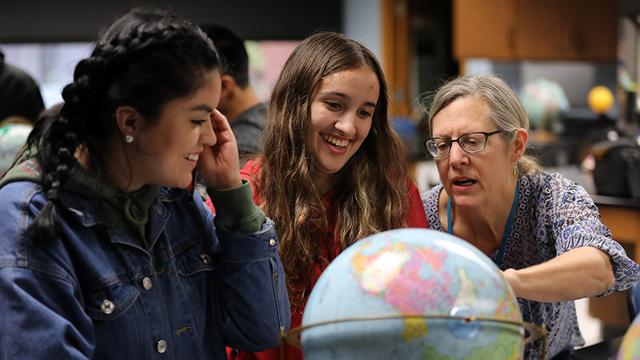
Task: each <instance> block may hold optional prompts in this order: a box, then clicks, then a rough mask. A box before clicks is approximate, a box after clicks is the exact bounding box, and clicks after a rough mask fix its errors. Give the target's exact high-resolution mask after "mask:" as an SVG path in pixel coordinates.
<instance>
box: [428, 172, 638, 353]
mask: <svg viewBox="0 0 640 360" xmlns="http://www.w3.org/2000/svg"><path fill="white" fill-rule="evenodd" d="M519 181H520V199H519V201H518V210H517V214H516V218H515V220H514V223H513V226H512V228H511V233H510V234H509V237H508V239H507V243H506V247H505V253H504V259H503V262H502V268H501V269H502V270H505V269H508V268H513V269H522V268H526V267H529V266H533V265H536V264H540V263H542V262H545V261H547V260H550V259H552V258H554V257H556V256H558V255H560V254H562V253H564V252H566V251H569V250H571V249H575V248H578V247H582V246H593V247H596V248H598V249H601V250H603V251H605V252H607V253H608V254H609V255H610V256H611V261H612V264H613V272H614V275H615V279H616V283H615V286H614V287H613V288H611V289H608V290H607V291H605V292H604V293H603V294H601V296H604V295H609V294H611V293H614V292H616V291H620V290H625V289H627V288H629V287H631V285H633V284H634V283H635V282H636V281H638V280H640V266H639V265H638V264H636V263H635V262H634V261H633V260H631V259H629V258H628V257H627V255H626V253H625V251H624V249H623V248H622V246H620V244H618V243H617V242H616V241H614V240H612V239H611V232H610V231H609V229H608V228H607V227H606V226H605V225H603V224H602V223H601V222H600V217H599V213H598V208H597V207H596V206H595V204H594V203H593V200H591V197H590V196H589V194H588V193H587V192H586V191H585V189H584V188H582V187H581V186H580V185H577V184H575V183H573V182H572V181H570V180H568V179H566V178H564V177H562V176H560V175H558V174H547V173H544V172H540V173H537V174H533V175H523V176H521V177H520V180H519ZM441 190H442V185H437V186H435V187H433V188H432V189H431V190H429V191H427V192H424V193H422V201H423V204H424V208H425V211H426V215H427V221H428V222H429V227H430V228H432V229H434V230H440V231H445V230H444V227H443V225H442V224H441V223H440V217H439V214H438V196H439V194H440V191H441ZM497 255H498V254H497V250H496V251H494V252H493V253H492V254H490V255H489V257H490V258H491V259H492V260H494V261H495V260H496V257H497ZM518 301H519V303H520V309H521V310H522V316H523V318H524V321H528V322H533V323H536V324H542V323H543V322H544V323H545V324H546V326H547V329H548V330H549V336H548V338H547V353H546V358H547V359H548V358H551V357H553V356H555V355H556V354H558V353H560V352H562V351H563V350H566V349H571V348H574V347H576V346H581V345H583V344H584V340H583V338H582V335H581V334H580V329H579V328H578V319H577V317H576V310H575V306H574V302H573V301H567V302H555V303H541V302H537V301H530V300H524V299H518ZM540 351H541V343H540V341H537V342H535V343H533V344H532V345H530V346H527V348H526V349H525V359H540Z"/></svg>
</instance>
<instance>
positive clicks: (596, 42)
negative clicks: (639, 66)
mask: <svg viewBox="0 0 640 360" xmlns="http://www.w3.org/2000/svg"><path fill="white" fill-rule="evenodd" d="M572 2H573V3H576V4H577V5H576V8H578V9H579V11H577V12H576V15H577V16H578V24H579V25H578V33H577V36H576V39H575V41H576V52H577V54H578V58H580V59H583V60H593V61H616V59H617V55H618V54H617V48H618V31H617V30H618V9H617V2H616V1H607V0H585V1H575V0H574V1H572Z"/></svg>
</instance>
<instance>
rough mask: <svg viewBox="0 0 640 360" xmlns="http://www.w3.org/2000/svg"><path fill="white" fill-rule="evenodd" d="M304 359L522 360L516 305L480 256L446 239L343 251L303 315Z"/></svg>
mask: <svg viewBox="0 0 640 360" xmlns="http://www.w3.org/2000/svg"><path fill="white" fill-rule="evenodd" d="M301 342H302V351H303V354H304V357H305V359H308V360H314V359H345V360H346V359H349V360H354V359H368V360H376V359H385V360H388V359H451V360H453V359H491V360H501V359H521V358H522V357H523V351H524V330H523V327H522V315H521V313H520V309H519V307H518V302H517V300H516V297H515V296H514V294H513V292H512V290H511V288H510V287H509V286H508V284H507V283H506V281H505V280H504V279H503V278H502V275H501V272H500V270H499V269H498V268H497V267H496V265H495V264H494V263H493V262H492V261H491V260H490V259H489V258H488V257H487V256H485V255H484V254H483V253H482V252H480V251H479V250H478V249H476V248H475V247H473V246H471V245H470V244H468V243H467V242H465V241H463V240H461V239H459V238H457V237H455V236H453V235H449V234H447V233H443V232H439V231H434V230H427V229H397V230H390V231H385V232H381V233H378V234H375V235H372V236H369V237H366V238H364V239H362V240H360V241H358V242H356V243H355V244H354V245H352V246H350V247H349V248H348V249H346V250H345V251H343V252H342V253H341V254H340V255H339V256H338V257H336V259H334V261H333V262H332V263H331V264H330V265H329V266H328V267H327V269H326V270H325V271H324V272H323V274H322V275H321V276H320V278H319V279H318V282H317V283H316V285H315V287H314V289H313V291H312V292H311V294H310V296H309V300H308V302H307V305H306V307H305V310H304V317H303V320H302V333H301Z"/></svg>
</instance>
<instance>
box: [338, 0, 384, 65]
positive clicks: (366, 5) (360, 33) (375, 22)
mask: <svg viewBox="0 0 640 360" xmlns="http://www.w3.org/2000/svg"><path fill="white" fill-rule="evenodd" d="M381 1H382V0H343V2H342V14H343V17H342V29H343V32H344V34H345V35H347V36H348V37H350V38H352V39H354V40H356V41H358V42H360V43H361V44H362V45H364V46H366V47H367V48H369V50H371V51H372V52H373V53H374V54H375V55H376V57H377V58H378V61H380V62H382V30H381V29H382V14H380V9H381V7H382V5H381V4H380V2H381Z"/></svg>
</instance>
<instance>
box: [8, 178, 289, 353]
mask: <svg viewBox="0 0 640 360" xmlns="http://www.w3.org/2000/svg"><path fill="white" fill-rule="evenodd" d="M0 199H2V200H1V202H0V221H1V222H2V225H1V227H0V229H1V230H0V319H1V321H2V324H1V325H0V359H87V358H95V359H106V358H109V359H164V358H166V359H169V358H170V359H226V353H225V346H229V347H234V348H241V349H247V350H251V351H257V350H263V349H266V348H269V347H273V346H276V345H278V343H279V341H280V337H279V336H280V332H281V331H285V330H286V329H287V328H288V326H289V302H288V299H287V295H286V287H285V283H284V272H283V268H282V264H281V262H280V258H279V257H278V252H277V241H276V235H275V231H274V227H273V224H272V222H271V221H270V220H267V221H266V222H265V223H264V224H263V225H262V229H261V230H260V231H258V232H255V233H251V234H243V233H239V232H226V231H223V230H220V229H218V230H216V229H215V227H214V223H213V215H212V214H211V212H210V211H209V210H208V209H207V208H206V206H204V204H203V202H202V199H201V198H200V197H199V196H198V195H197V193H196V194H190V193H189V192H187V191H185V190H177V189H161V191H160V193H159V196H158V199H157V200H156V201H155V203H154V204H153V205H152V207H151V210H150V215H149V223H148V225H147V231H148V233H149V234H148V235H149V237H148V239H150V243H149V250H146V249H145V248H143V247H141V246H140V244H139V243H138V242H136V241H133V240H132V239H130V238H128V237H127V236H126V235H124V233H122V232H120V231H119V230H118V229H116V228H113V227H110V226H109V225H107V224H106V223H105V222H104V220H103V219H102V218H101V214H100V211H99V210H98V208H97V204H96V202H95V201H91V199H87V198H85V197H81V196H77V195H74V194H69V193H63V194H61V197H60V202H61V204H62V206H57V207H56V211H57V215H58V219H59V220H58V224H57V225H58V229H59V230H58V234H60V236H59V237H58V238H57V239H49V240H47V241H44V242H42V243H35V244H34V243H32V241H30V240H26V239H24V238H23V237H22V236H21V234H22V232H23V231H24V229H25V228H26V227H27V226H28V225H29V224H30V223H31V222H32V221H33V219H34V217H35V216H36V215H37V214H38V213H39V212H40V210H41V209H42V208H43V206H44V205H45V204H46V202H47V200H46V198H45V196H44V194H43V193H42V189H41V187H40V186H39V185H38V184H36V183H34V182H30V181H18V182H12V183H9V184H7V185H5V186H3V187H2V188H0Z"/></svg>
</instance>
